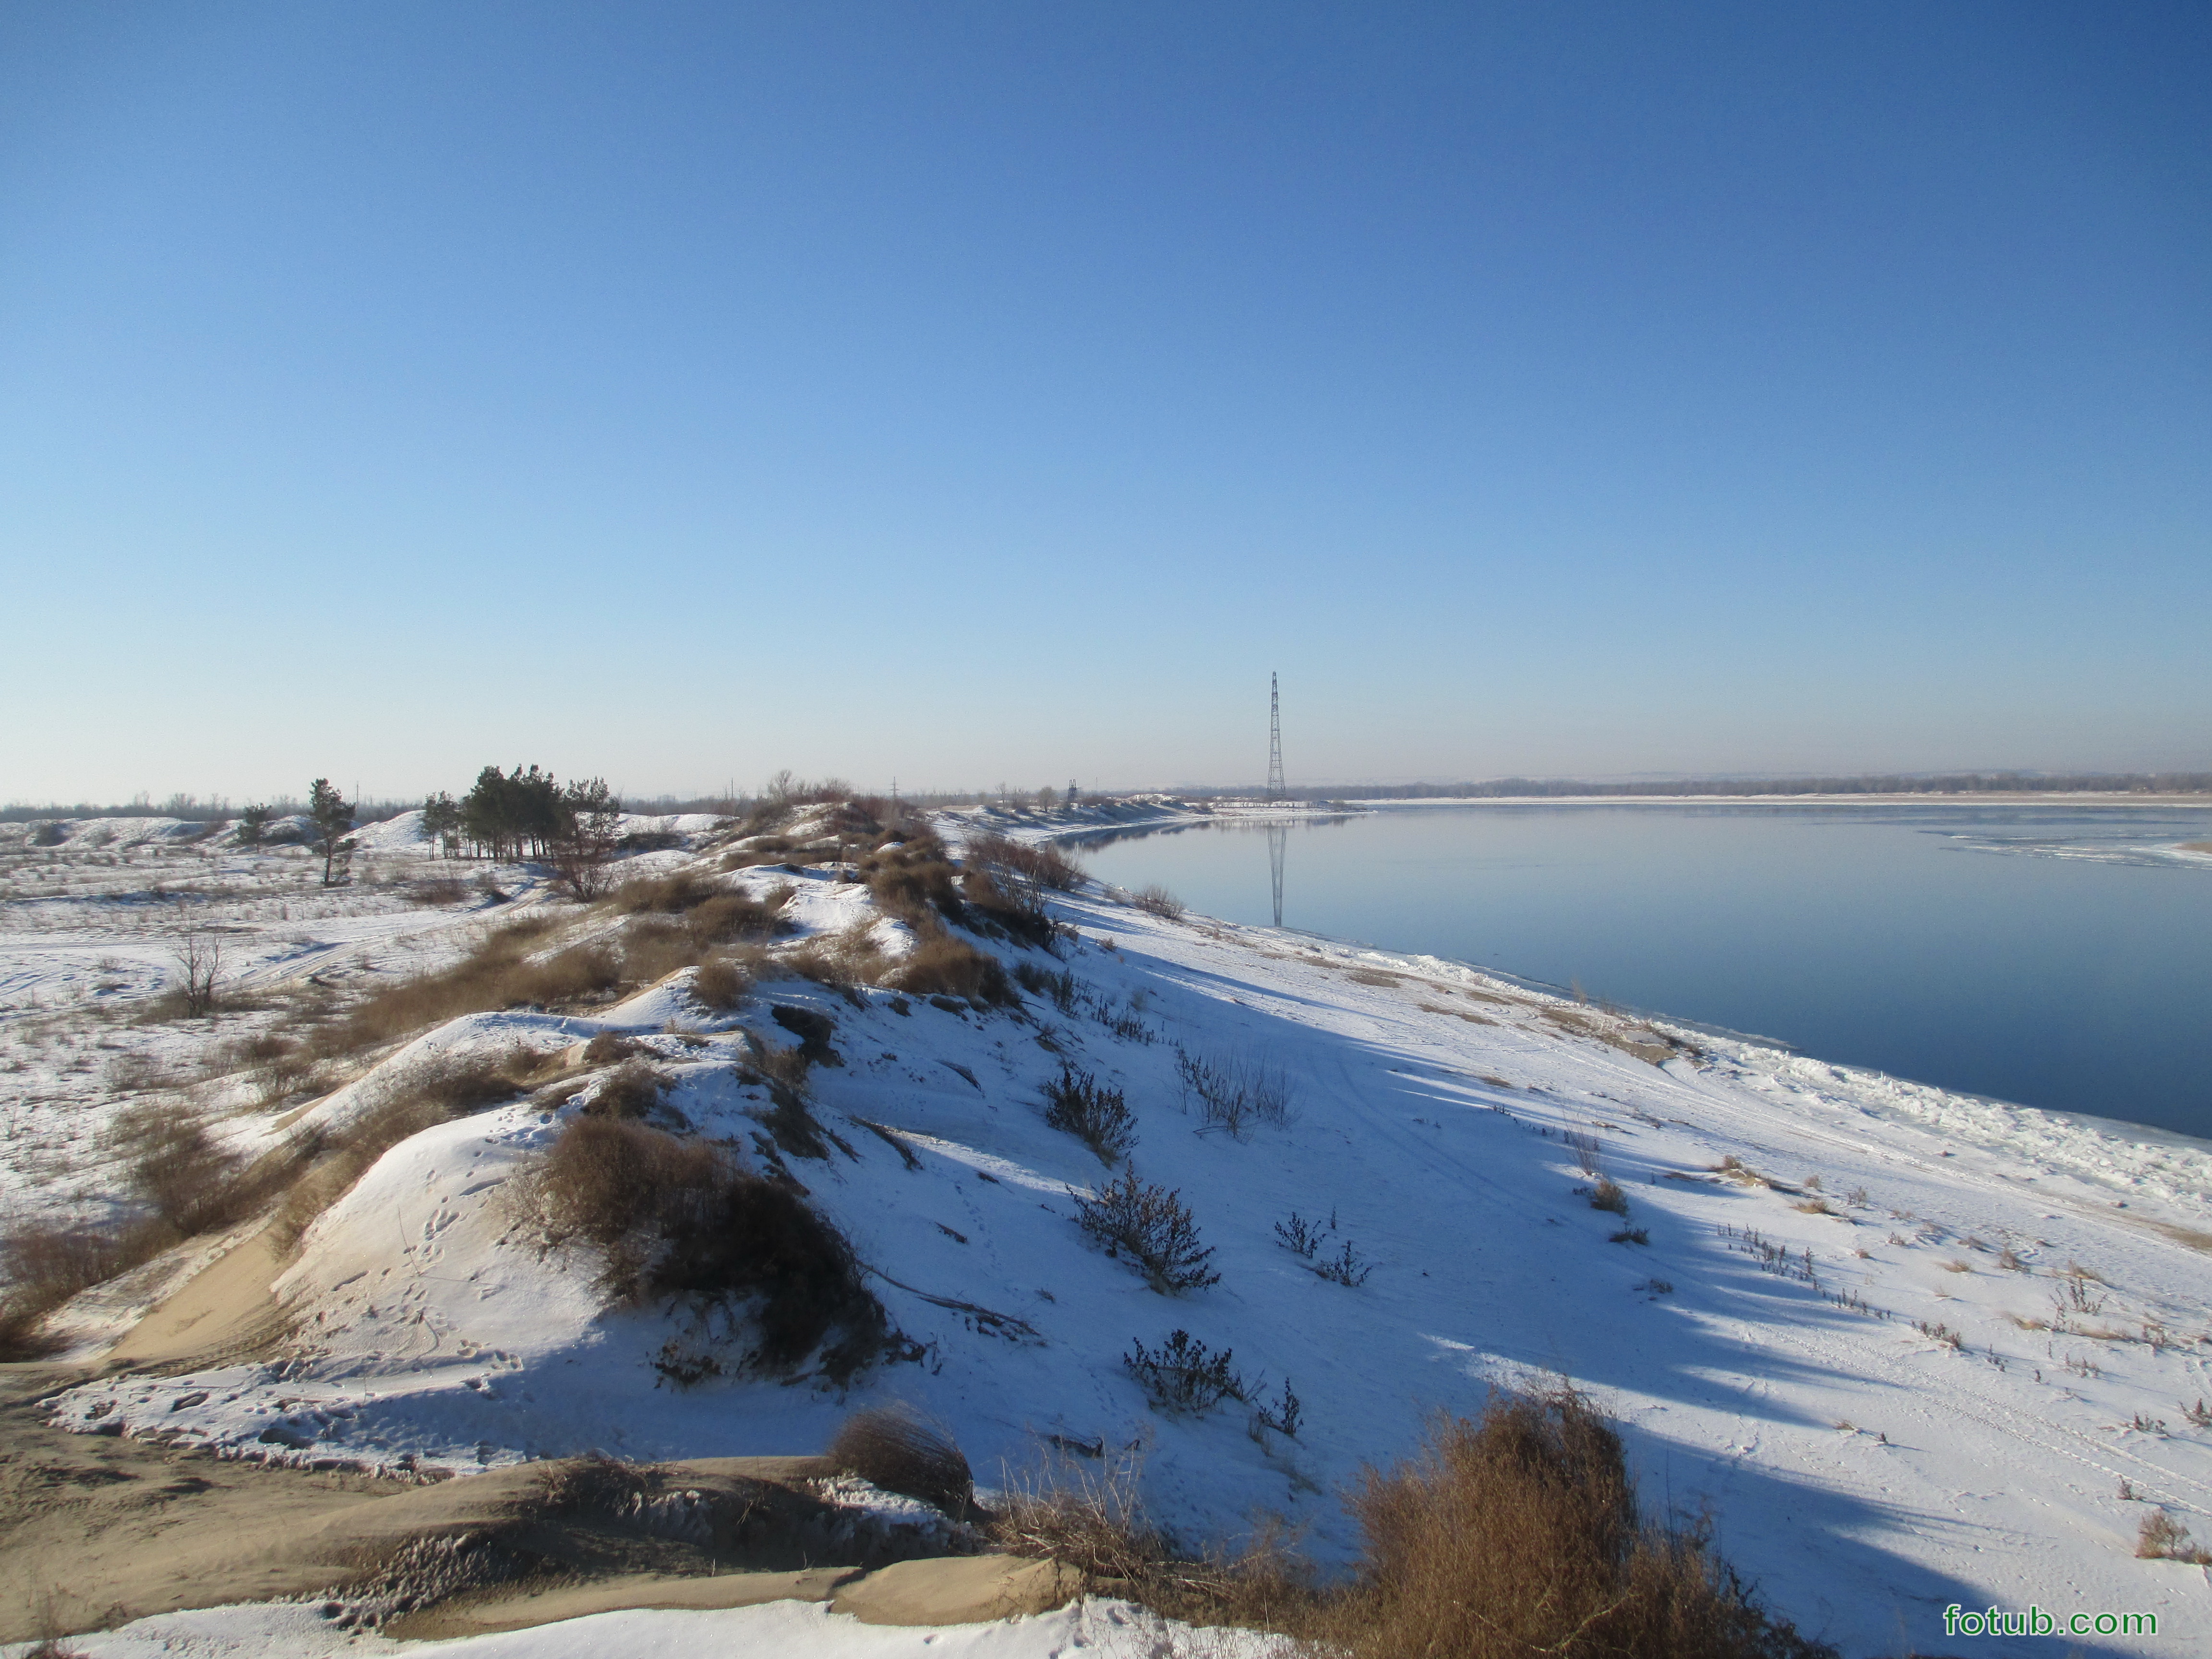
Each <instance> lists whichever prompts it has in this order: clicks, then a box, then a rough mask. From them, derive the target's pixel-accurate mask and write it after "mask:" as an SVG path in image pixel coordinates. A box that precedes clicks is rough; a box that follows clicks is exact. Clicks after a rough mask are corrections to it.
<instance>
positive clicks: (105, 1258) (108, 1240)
mask: <svg viewBox="0 0 2212 1659" xmlns="http://www.w3.org/2000/svg"><path fill="white" fill-rule="evenodd" d="M159 1237H161V1238H163V1239H166V1238H168V1237H172V1235H170V1234H168V1233H167V1230H166V1229H164V1230H162V1231H161V1234H160V1235H159ZM148 1246H153V1248H147V1247H148ZM155 1248H158V1245H155V1243H154V1241H153V1240H150V1239H145V1238H143V1237H140V1236H139V1235H138V1234H137V1233H135V1232H117V1231H112V1230H103V1229H100V1228H97V1227H87V1226H76V1225H70V1224H68V1223H62V1222H43V1223H42V1222H27V1223H24V1224H22V1225H18V1226H15V1227H11V1228H9V1230H8V1231H7V1232H6V1233H5V1234H0V1279H4V1280H5V1282H6V1285H7V1292H6V1294H5V1296H4V1297H0V1361H10V1360H22V1359H36V1358H40V1357H42V1356H44V1355H45V1354H47V1353H50V1352H52V1351H53V1350H54V1348H55V1347H57V1346H59V1344H58V1343H57V1342H56V1341H54V1340H52V1339H51V1338H48V1337H45V1336H42V1335H41V1334H40V1322H42V1321H43V1320H44V1319H45V1318H46V1316H47V1315H48V1314H50V1313H52V1311H53V1310H55V1309H56V1308H58V1307H60V1306H61V1305H62V1304H64V1302H67V1301H68V1300H69V1299H70V1297H73V1296H75V1295H76V1293H77V1292H78V1291H83V1290H89V1289H90V1288H91V1287H92V1286H93V1285H98V1284H100V1283H102V1282H103V1281H105V1280H106V1279H112V1278H114V1277H115V1276H116V1275H117V1274H118V1273H127V1272H129V1271H130V1270H131V1268H133V1267H137V1266H138V1265H139V1263H140V1262H142V1261H148V1260H150V1259H151V1257H152V1256H153V1255H154V1254H155Z"/></svg>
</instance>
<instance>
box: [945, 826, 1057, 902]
mask: <svg viewBox="0 0 2212 1659" xmlns="http://www.w3.org/2000/svg"><path fill="white" fill-rule="evenodd" d="M968 861H969V863H970V864H971V865H981V866H982V867H983V868H985V869H987V870H988V871H990V872H991V873H992V874H993V875H994V877H996V878H998V879H999V881H1000V884H1001V885H1006V886H1012V885H1014V884H1020V885H1023V886H1025V887H1029V888H1031V889H1036V890H1045V891H1049V892H1054V893H1072V892H1073V891H1075V890H1076V889H1077V888H1079V887H1080V886H1082V885H1083V883H1084V874H1083V866H1081V865H1079V864H1077V863H1076V862H1075V861H1074V860H1072V859H1070V858H1069V857H1068V856H1067V854H1065V853H1063V852H1061V851H1060V849H1059V848H1057V847H1054V846H1052V845H1050V844H1047V845H1044V846H1042V847H1030V846H1027V845H1024V843H1023V842H1018V841H1009V840H1007V839H1006V836H969V838H968Z"/></svg>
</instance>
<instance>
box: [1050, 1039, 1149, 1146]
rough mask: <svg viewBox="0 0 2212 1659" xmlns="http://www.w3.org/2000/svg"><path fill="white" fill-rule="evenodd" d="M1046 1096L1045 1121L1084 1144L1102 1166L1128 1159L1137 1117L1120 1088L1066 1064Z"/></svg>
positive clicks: (1135, 1133) (1134, 1135)
mask: <svg viewBox="0 0 2212 1659" xmlns="http://www.w3.org/2000/svg"><path fill="white" fill-rule="evenodd" d="M1044 1093H1045V1112H1044V1121H1046V1122H1047V1123H1048V1124H1050V1125H1051V1126H1052V1127H1054V1128H1055V1129H1064V1130H1066V1132H1067V1133H1069V1134H1072V1135H1073V1136H1074V1137H1075V1138H1076V1139H1079V1140H1080V1141H1082V1142H1083V1144H1084V1145H1085V1146H1088V1147H1090V1148H1091V1151H1092V1152H1096V1153H1097V1154H1098V1161H1099V1162H1100V1163H1102V1164H1111V1163H1113V1162H1114V1161H1115V1159H1116V1158H1127V1156H1128V1155H1129V1152H1130V1150H1131V1149H1132V1148H1133V1147H1134V1146H1136V1144H1137V1118H1136V1114H1135V1113H1133V1112H1132V1111H1131V1110H1130V1109H1129V1105H1128V1103H1127V1101H1126V1100H1124V1099H1123V1098H1122V1096H1121V1091H1120V1090H1119V1089H1109V1088H1106V1087H1104V1086H1103V1085H1101V1084H1100V1083H1099V1081H1098V1079H1097V1078H1096V1077H1095V1076H1093V1075H1092V1074H1091V1073H1089V1072H1079V1071H1078V1070H1076V1069H1075V1067H1074V1066H1071V1065H1068V1064H1066V1062H1064V1061H1063V1062H1062V1063H1061V1066H1060V1077H1059V1079H1058V1080H1057V1081H1056V1082H1052V1083H1048V1084H1046V1085H1045V1089H1044Z"/></svg>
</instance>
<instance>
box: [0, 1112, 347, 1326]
mask: <svg viewBox="0 0 2212 1659" xmlns="http://www.w3.org/2000/svg"><path fill="white" fill-rule="evenodd" d="M112 1146H113V1148H114V1150H115V1151H117V1152H119V1153H120V1154H121V1155H122V1157H123V1158H124V1159H125V1178H126V1180H127V1181H128V1182H129V1184H130V1186H131V1189H132V1191H133V1192H134V1193H135V1194H137V1196H138V1197H139V1198H140V1199H141V1200H143V1208H142V1209H141V1210H140V1211H139V1212H137V1214H135V1215H133V1216H132V1217H131V1218H129V1219H128V1220H126V1221H125V1222H123V1223H122V1224H120V1225H115V1226H109V1227H89V1226H82V1225H69V1224H55V1223H46V1224H40V1223H33V1224H31V1225H25V1226H20V1227H16V1228H13V1229H11V1230H9V1232H8V1233H7V1234H6V1235H5V1236H4V1237H0V1273H4V1277H5V1280H6V1283H7V1285H8V1290H7V1292H6V1295H5V1297H4V1298H0V1358H35V1357H36V1356H37V1355H39V1354H40V1353H41V1352H46V1350H47V1348H48V1347H49V1346H50V1345H49V1344H48V1343H47V1341H46V1339H44V1338H43V1337H42V1336H41V1334H40V1327H41V1325H42V1323H43V1322H44V1321H45V1319H46V1316H47V1315H48V1314H50V1313H52V1311H53V1310H55V1309H57V1308H58V1307H59V1306H61V1305H62V1304H64V1302H66V1301H68V1300H69V1299H70V1297H73V1296H75V1295H76V1294H77V1293H78V1292H79V1291H84V1290H88V1289H90V1288H91V1287H92V1286H93V1285H97V1284H100V1283H102V1282H104V1281H105V1280H107V1279H112V1278H114V1277H116V1276H117V1275H118V1274H119V1273H128V1272H130V1271H131V1269H132V1268H134V1267H140V1266H143V1264H144V1263H146V1262H149V1261H152V1260H153V1259H154V1258H155V1256H157V1255H161V1252H162V1251H164V1250H167V1249H170V1248H172V1247H173V1246H174V1245H176V1244H178V1243H181V1242H182V1241H183V1240H185V1239H186V1238H189V1237H193V1236H195V1235H196V1234H200V1233H205V1232H211V1231H217V1230H219V1229H221V1228H224V1227H231V1226H235V1225H238V1224H239V1223H240V1222H242V1221H245V1220H246V1219H248V1218H251V1217H252V1216H253V1215H254V1214H255V1213H256V1212H258V1211H259V1210H261V1209H262V1208H263V1206H265V1205H267V1204H269V1203H270V1201H271V1200H273V1199H275V1198H276V1195H277V1194H279V1193H280V1192H282V1191H283V1189H284V1188H285V1187H286V1186H287V1185H288V1184H289V1183H292V1182H295V1181H296V1180H297V1179H298V1177H299V1176H300V1172H301V1169H302V1168H303V1167H304V1165H305V1164H306V1161H307V1156H308V1150H309V1149H307V1147H305V1146H301V1145H298V1144H288V1145H285V1146H279V1147H277V1148H276V1149H274V1150H273V1151H271V1152H268V1153H266V1154H264V1156H262V1157H260V1158H252V1159H249V1158H244V1157H242V1156H240V1155H239V1154H237V1153H235V1152H229V1151H227V1150H226V1149H224V1148H222V1146H219V1145H218V1144H217V1143H216V1139H215V1138H214V1136H213V1135H211V1134H210V1133H209V1131H208V1127H207V1125H206V1124H205V1123H204V1122H203V1121H201V1120H200V1119H199V1117H198V1116H197V1115H195V1114H193V1113H191V1112H190V1111H187V1110H185V1109H183V1108H181V1107H179V1106H178V1105H176V1104H175V1103H164V1102H154V1103H147V1104H143V1105H140V1106H137V1107H134V1108H132V1109H131V1110H130V1111H128V1112H125V1113H123V1114H122V1115H119V1116H118V1119H117V1120H116V1127H115V1129H114V1132H113V1134H112Z"/></svg>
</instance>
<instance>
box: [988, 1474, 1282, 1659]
mask: <svg viewBox="0 0 2212 1659" xmlns="http://www.w3.org/2000/svg"><path fill="white" fill-rule="evenodd" d="M990 1532H991V1537H992V1541H994V1543H996V1544H997V1545H998V1546H999V1547H1000V1548H1001V1549H1003V1550H1006V1551H1007V1552H1008V1553H1011V1554H1014V1555H1022V1556H1029V1557H1031V1558H1033V1559H1044V1560H1050V1561H1056V1562H1058V1563H1060V1565H1062V1566H1063V1567H1066V1568H1067V1569H1069V1570H1070V1571H1073V1572H1074V1573H1076V1574H1078V1575H1079V1577H1081V1579H1082V1580H1083V1582H1084V1583H1085V1586H1086V1587H1090V1588H1094V1589H1099V1590H1102V1591H1105V1590H1109V1589H1110V1592H1111V1593H1112V1594H1114V1595H1117V1596H1121V1597H1125V1598H1128V1599H1132V1600H1134V1601H1139V1602H1140V1603H1142V1604H1143V1605H1145V1606H1146V1607H1152V1608H1156V1609H1158V1610H1159V1611H1161V1612H1163V1613H1167V1614H1168V1615H1169V1616H1170V1617H1174V1618H1179V1619H1183V1620H1188V1621H1189V1622H1191V1623H1193V1624H1200V1625H1215V1626H1219V1625H1244V1626H1257V1627H1259V1628H1262V1629H1274V1630H1282V1629H1285V1628H1292V1629H1304V1628H1307V1627H1311V1626H1315V1625H1316V1620H1315V1616H1314V1615H1315V1613H1316V1609H1317V1607H1319V1606H1320V1605H1321V1603H1320V1599H1319V1598H1318V1597H1317V1596H1316V1595H1315V1593H1314V1591H1313V1589H1312V1588H1311V1584H1310V1571H1309V1570H1307V1569H1306V1568H1305V1566H1304V1564H1303V1563H1301V1562H1299V1561H1297V1559H1295V1558H1293V1557H1292V1556H1291V1553H1290V1551H1289V1549H1288V1547H1287V1543H1286V1541H1285V1536H1284V1534H1283V1533H1282V1531H1281V1530H1280V1529H1279V1528H1274V1527H1269V1526H1266V1525H1263V1526H1262V1527H1261V1528H1260V1530H1259V1533H1258V1535H1257V1536H1256V1537H1255V1540H1254V1541H1253V1542H1252V1544H1251V1546H1250V1547H1249V1548H1247V1549H1246V1550H1244V1551H1243V1553H1240V1554H1238V1555H1236V1556H1234V1557H1230V1556H1225V1555H1216V1556H1212V1557H1208V1558H1206V1559H1192V1558H1190V1557H1188V1556H1186V1555H1182V1554H1178V1553H1176V1551H1175V1550H1174V1549H1173V1548H1172V1547H1170V1543H1169V1541H1168V1539H1167V1537H1166V1535H1165V1534H1163V1533H1162V1532H1161V1531H1160V1530H1159V1528H1157V1527H1156V1526H1154V1525H1153V1524H1152V1520H1151V1518H1150V1517H1149V1516H1147V1515H1146V1512H1145V1506H1144V1501H1143V1498H1142V1497H1141V1495H1140V1492H1139V1480H1138V1466H1137V1463H1136V1462H1135V1460H1134V1459H1133V1457H1127V1456H1125V1457H1121V1458H1118V1459H1115V1460H1113V1461H1110V1462H1105V1463H1104V1464H1103V1466H1102V1467H1100V1468H1084V1467H1079V1466H1078V1465H1076V1464H1075V1463H1073V1462H1072V1461H1071V1462H1061V1463H1060V1464H1057V1465H1055V1466H1054V1467H1053V1468H1050V1469H1048V1470H1047V1471H1044V1472H1042V1474H1033V1475H1027V1476H1023V1477H1019V1478H1016V1479H1013V1480H1009V1481H1008V1482H1007V1483H1006V1491H1005V1492H1004V1495H1003V1497H1002V1499H1001V1504H1000V1510H999V1513H998V1514H997V1515H996V1516H994V1517H993V1520H992V1522H991V1528H990ZM1147 1651H1152V1650H1151V1649H1148V1650H1147ZM1158 1651H1161V1652H1169V1651H1177V1650H1173V1649H1170V1648H1169V1647H1167V1646H1166V1645H1165V1644H1160V1645H1159V1646H1158ZM1262 1651H1267V1650H1262ZM1273 1651H1275V1652H1277V1653H1281V1652H1282V1651H1283V1650H1281V1649H1279V1648H1278V1649H1276V1650H1273ZM1291 1651H1296V1650H1291Z"/></svg>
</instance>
